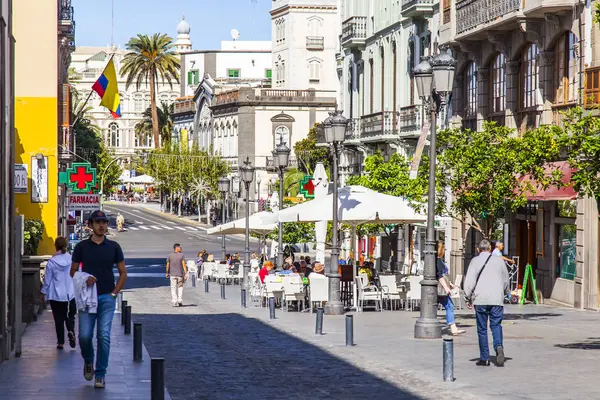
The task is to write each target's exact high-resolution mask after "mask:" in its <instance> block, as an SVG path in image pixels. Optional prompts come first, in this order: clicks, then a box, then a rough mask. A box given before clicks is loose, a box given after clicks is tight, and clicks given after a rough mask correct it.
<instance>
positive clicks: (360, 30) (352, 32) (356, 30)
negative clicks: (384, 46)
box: [342, 17, 367, 47]
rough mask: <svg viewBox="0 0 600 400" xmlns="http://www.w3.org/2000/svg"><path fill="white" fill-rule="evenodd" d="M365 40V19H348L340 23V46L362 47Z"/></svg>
mask: <svg viewBox="0 0 600 400" xmlns="http://www.w3.org/2000/svg"><path fill="white" fill-rule="evenodd" d="M366 39H367V17H350V18H348V19H347V20H345V21H344V22H342V46H345V47H359V46H364V45H365V40H366Z"/></svg>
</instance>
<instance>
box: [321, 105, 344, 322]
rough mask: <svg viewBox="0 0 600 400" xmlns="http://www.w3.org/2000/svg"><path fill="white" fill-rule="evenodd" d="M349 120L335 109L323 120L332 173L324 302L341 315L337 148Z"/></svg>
mask: <svg viewBox="0 0 600 400" xmlns="http://www.w3.org/2000/svg"><path fill="white" fill-rule="evenodd" d="M348 122H349V120H348V119H347V118H345V117H344V116H343V115H342V111H339V110H336V111H334V112H332V113H329V117H328V118H327V119H325V121H324V122H323V125H324V131H325V141H326V142H327V143H329V144H331V147H332V150H333V151H332V153H333V164H332V168H331V169H332V172H333V173H332V175H333V217H332V225H333V226H332V232H331V260H330V263H329V271H328V274H327V276H328V277H329V301H328V302H327V304H325V314H327V315H341V314H343V313H344V305H343V304H342V302H341V298H340V278H341V275H340V274H339V273H338V259H339V256H340V248H339V243H338V150H339V146H340V145H341V143H342V142H343V141H344V138H345V137H346V128H347V126H348Z"/></svg>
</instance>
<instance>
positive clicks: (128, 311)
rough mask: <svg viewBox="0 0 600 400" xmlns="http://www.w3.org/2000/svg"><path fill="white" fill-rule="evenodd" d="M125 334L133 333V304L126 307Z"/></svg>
mask: <svg viewBox="0 0 600 400" xmlns="http://www.w3.org/2000/svg"><path fill="white" fill-rule="evenodd" d="M125 334H126V335H131V306H126V307H125Z"/></svg>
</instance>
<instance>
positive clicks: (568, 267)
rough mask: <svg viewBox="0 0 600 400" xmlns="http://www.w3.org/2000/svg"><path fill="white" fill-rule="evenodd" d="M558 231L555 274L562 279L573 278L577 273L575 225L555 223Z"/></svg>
mask: <svg viewBox="0 0 600 400" xmlns="http://www.w3.org/2000/svg"><path fill="white" fill-rule="evenodd" d="M556 230H557V233H558V238H557V239H558V243H557V244H556V249H557V250H558V254H557V255H558V257H557V258H558V263H557V265H556V276H557V277H559V278H563V279H568V280H571V281H573V280H575V276H576V275H577V263H576V249H577V242H576V237H577V225H575V224H565V225H562V224H560V225H559V224H557V225H556Z"/></svg>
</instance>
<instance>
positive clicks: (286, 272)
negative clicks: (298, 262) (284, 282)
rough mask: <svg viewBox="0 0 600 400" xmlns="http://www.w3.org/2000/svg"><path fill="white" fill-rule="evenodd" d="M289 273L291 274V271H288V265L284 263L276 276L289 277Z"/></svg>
mask: <svg viewBox="0 0 600 400" xmlns="http://www.w3.org/2000/svg"><path fill="white" fill-rule="evenodd" d="M291 273H292V271H290V264H289V263H287V262H284V263H283V267H282V270H281V271H279V273H278V275H289V274H291Z"/></svg>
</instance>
